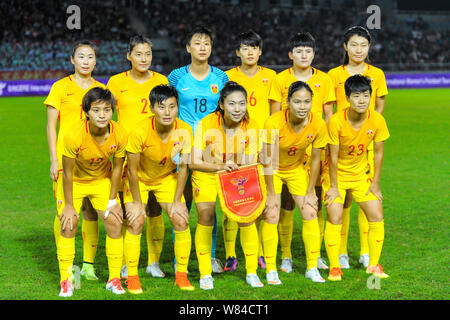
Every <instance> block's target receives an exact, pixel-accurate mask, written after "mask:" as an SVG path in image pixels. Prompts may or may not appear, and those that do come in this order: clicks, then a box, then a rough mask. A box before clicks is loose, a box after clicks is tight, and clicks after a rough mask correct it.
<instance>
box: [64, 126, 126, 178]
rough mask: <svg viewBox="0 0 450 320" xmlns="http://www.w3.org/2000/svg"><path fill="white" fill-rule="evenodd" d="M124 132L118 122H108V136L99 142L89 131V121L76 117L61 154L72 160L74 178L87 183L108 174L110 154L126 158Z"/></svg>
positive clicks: (109, 172)
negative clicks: (100, 143) (73, 160)
mask: <svg viewBox="0 0 450 320" xmlns="http://www.w3.org/2000/svg"><path fill="white" fill-rule="evenodd" d="M126 146H127V133H126V131H125V129H124V128H123V127H121V126H120V125H119V124H118V123H117V122H114V121H112V120H111V121H110V123H109V136H108V138H107V139H106V141H105V142H104V143H103V144H102V145H99V144H98V142H97V141H96V140H95V139H94V138H93V137H92V135H91V133H90V131H89V120H87V119H84V120H78V122H77V123H76V124H75V125H74V126H73V127H72V128H70V134H67V135H65V136H64V150H63V155H64V156H66V157H69V158H73V159H75V167H74V169H73V181H77V182H82V183H83V182H84V183H87V182H90V181H93V180H100V179H104V178H109V177H111V168H112V164H111V157H112V156H114V157H115V158H125V154H126V153H125V150H126Z"/></svg>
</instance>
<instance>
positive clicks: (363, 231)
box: [328, 26, 388, 269]
mask: <svg viewBox="0 0 450 320" xmlns="http://www.w3.org/2000/svg"><path fill="white" fill-rule="evenodd" d="M370 42H371V37H370V34H369V31H367V29H365V28H363V27H359V26H357V27H351V28H349V29H348V30H347V31H346V32H345V34H344V50H345V56H344V63H343V64H342V65H341V66H339V67H336V68H334V69H331V70H330V71H329V72H328V74H329V75H330V77H331V79H332V80H333V86H334V89H335V91H336V105H337V111H341V110H344V109H346V108H348V107H349V106H350V104H349V102H348V101H347V99H346V96H345V90H344V83H345V81H346V80H347V79H348V78H349V77H350V76H351V75H354V74H362V75H363V76H366V77H368V78H369V79H370V81H371V86H372V96H371V99H370V105H369V110H371V111H373V110H375V111H377V112H379V113H380V114H383V110H384V105H385V101H386V95H387V94H388V90H387V86H386V78H385V76H384V73H383V71H382V70H381V69H379V68H377V67H374V66H373V65H370V64H368V63H366V60H369V58H368V55H369V48H370ZM367 149H368V153H369V154H368V157H369V168H368V170H369V176H370V177H371V178H372V179H373V173H374V172H373V170H374V168H373V166H374V164H373V144H370V145H369V147H368V148H367ZM351 205H352V198H351V194H350V193H349V194H348V195H347V198H346V199H345V203H344V213H343V218H342V219H343V223H342V238H341V249H340V255H339V261H340V265H341V268H343V269H348V268H350V264H349V256H348V251H347V241H348V230H349V226H350V209H351ZM358 225H359V236H360V237H359V238H360V244H361V250H360V258H359V262H360V263H361V264H363V265H364V266H365V267H366V268H367V266H368V263H369V254H368V253H369V244H368V242H367V235H368V232H369V224H368V222H367V219H366V215H365V214H364V212H363V210H362V209H361V208H359V211H358Z"/></svg>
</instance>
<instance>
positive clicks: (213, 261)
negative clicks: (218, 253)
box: [211, 258, 223, 273]
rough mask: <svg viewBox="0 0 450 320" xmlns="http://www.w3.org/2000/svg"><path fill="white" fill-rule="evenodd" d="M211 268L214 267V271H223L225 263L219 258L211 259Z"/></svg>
mask: <svg viewBox="0 0 450 320" xmlns="http://www.w3.org/2000/svg"><path fill="white" fill-rule="evenodd" d="M211 268H212V272H214V273H223V264H222V262H221V261H220V260H219V259H217V258H212V259H211Z"/></svg>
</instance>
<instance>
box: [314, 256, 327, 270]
mask: <svg viewBox="0 0 450 320" xmlns="http://www.w3.org/2000/svg"><path fill="white" fill-rule="evenodd" d="M317 268H318V269H322V270H328V266H327V263H326V262H325V260H323V258H322V257H318V258H317Z"/></svg>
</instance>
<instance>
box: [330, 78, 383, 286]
mask: <svg viewBox="0 0 450 320" xmlns="http://www.w3.org/2000/svg"><path fill="white" fill-rule="evenodd" d="M344 88H345V95H346V96H347V100H348V102H349V103H350V107H349V108H346V109H344V110H341V111H339V112H337V113H336V114H334V115H333V116H332V117H331V118H330V120H329V121H328V132H329V136H330V143H329V148H330V166H329V175H326V176H325V180H324V184H323V185H324V190H325V197H324V201H325V204H326V206H327V223H326V227H325V247H326V250H327V254H328V259H329V260H330V273H329V275H328V279H329V280H332V281H339V280H341V275H342V271H341V268H340V262H339V250H340V242H341V229H342V222H343V218H342V214H343V206H344V199H345V196H346V193H349V192H351V194H352V196H353V198H355V200H356V202H357V203H358V205H359V207H360V208H361V209H362V210H363V212H364V213H365V215H366V217H367V220H368V224H369V234H368V237H367V238H368V243H369V257H370V260H369V265H368V267H367V269H366V271H367V273H371V274H373V275H375V276H377V277H381V278H387V277H388V275H387V274H385V273H384V272H383V269H382V267H381V266H380V265H379V263H378V262H379V258H380V255H381V250H382V247H383V241H384V221H383V206H382V199H383V197H382V195H381V190H380V185H379V182H380V176H381V167H382V164H383V150H384V141H385V140H386V139H387V138H389V131H388V129H387V126H386V121H385V120H384V118H383V116H382V115H381V114H380V113H378V112H375V111H373V110H370V109H369V106H370V100H371V94H372V86H371V80H370V79H369V78H367V77H365V76H362V75H353V76H351V77H349V78H348V79H347V80H346V81H345V86H344ZM372 142H373V145H374V175H373V179H372V178H370V177H369V175H368V174H367V165H368V156H367V148H368V146H369V145H370V144H371V143H372Z"/></svg>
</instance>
